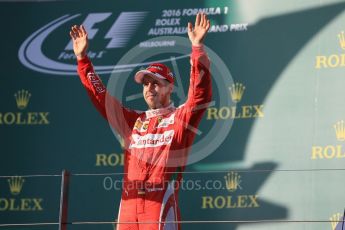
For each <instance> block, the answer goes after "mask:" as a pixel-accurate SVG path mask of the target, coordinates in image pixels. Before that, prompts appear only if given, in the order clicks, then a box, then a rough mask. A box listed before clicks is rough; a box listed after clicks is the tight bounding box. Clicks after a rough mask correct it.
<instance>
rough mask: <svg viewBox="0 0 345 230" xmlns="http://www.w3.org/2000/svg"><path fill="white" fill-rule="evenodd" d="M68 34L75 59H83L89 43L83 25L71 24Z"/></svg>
mask: <svg viewBox="0 0 345 230" xmlns="http://www.w3.org/2000/svg"><path fill="white" fill-rule="evenodd" d="M69 35H70V36H71V38H72V41H73V51H74V54H75V56H76V57H77V60H81V59H83V58H84V57H85V56H86V51H87V47H88V45H89V41H88V38H87V32H86V30H85V28H84V26H82V25H81V26H77V25H74V26H72V28H71V31H70V32H69Z"/></svg>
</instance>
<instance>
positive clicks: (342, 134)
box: [334, 120, 345, 141]
mask: <svg viewBox="0 0 345 230" xmlns="http://www.w3.org/2000/svg"><path fill="white" fill-rule="evenodd" d="M334 129H335V135H336V137H337V139H338V140H339V141H345V126H344V121H343V120H341V121H338V122H337V123H336V124H335V125H334Z"/></svg>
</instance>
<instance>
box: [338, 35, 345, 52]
mask: <svg viewBox="0 0 345 230" xmlns="http://www.w3.org/2000/svg"><path fill="white" fill-rule="evenodd" d="M338 38H339V43H340V47H341V48H342V49H343V50H345V35H344V31H342V32H341V33H340V34H338Z"/></svg>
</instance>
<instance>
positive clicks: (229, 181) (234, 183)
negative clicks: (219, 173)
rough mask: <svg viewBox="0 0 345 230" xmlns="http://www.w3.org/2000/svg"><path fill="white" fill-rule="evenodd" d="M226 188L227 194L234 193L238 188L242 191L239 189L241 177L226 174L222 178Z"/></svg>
mask: <svg viewBox="0 0 345 230" xmlns="http://www.w3.org/2000/svg"><path fill="white" fill-rule="evenodd" d="M224 179H225V184H226V188H227V189H228V191H229V192H234V191H236V190H237V189H238V188H240V189H242V187H241V185H240V184H241V182H242V181H241V176H240V175H239V174H238V173H237V172H228V174H227V175H226V176H224Z"/></svg>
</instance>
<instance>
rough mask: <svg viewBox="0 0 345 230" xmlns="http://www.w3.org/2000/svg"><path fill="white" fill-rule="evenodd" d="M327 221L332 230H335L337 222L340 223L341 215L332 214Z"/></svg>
mask: <svg viewBox="0 0 345 230" xmlns="http://www.w3.org/2000/svg"><path fill="white" fill-rule="evenodd" d="M329 220H330V221H331V225H332V230H335V229H336V227H337V224H338V223H339V221H341V214H340V213H336V214H333V215H332V216H331V217H330V218H329Z"/></svg>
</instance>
